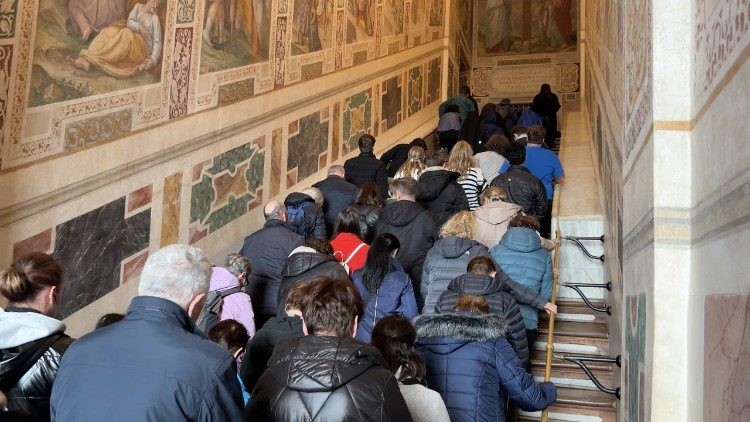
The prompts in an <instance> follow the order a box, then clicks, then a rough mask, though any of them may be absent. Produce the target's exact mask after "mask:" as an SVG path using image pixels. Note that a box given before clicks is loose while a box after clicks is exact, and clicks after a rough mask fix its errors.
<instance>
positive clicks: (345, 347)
mask: <svg viewBox="0 0 750 422" xmlns="http://www.w3.org/2000/svg"><path fill="white" fill-rule="evenodd" d="M373 366H381V367H385V362H384V361H383V357H382V356H381V355H380V352H378V350H377V349H375V348H374V347H372V346H370V345H369V344H365V343H361V342H359V341H357V340H354V339H353V338H350V337H327V336H326V337H324V336H304V337H299V338H295V339H289V340H287V341H285V342H283V343H281V344H279V345H278V346H277V347H276V348H275V350H274V352H273V355H272V356H271V359H269V361H268V368H269V371H270V372H271V374H273V375H274V377H276V379H277V380H278V381H279V382H281V383H282V384H284V385H285V386H286V387H287V388H289V389H292V390H295V391H305V392H324V391H332V390H335V389H336V388H338V387H340V386H342V385H345V384H347V383H348V382H349V381H351V380H353V379H354V378H357V377H358V376H359V375H361V374H363V373H364V372H365V371H367V370H368V369H370V368H371V367H373Z"/></svg>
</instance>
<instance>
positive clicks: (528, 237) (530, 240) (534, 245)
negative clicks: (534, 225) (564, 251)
mask: <svg viewBox="0 0 750 422" xmlns="http://www.w3.org/2000/svg"><path fill="white" fill-rule="evenodd" d="M500 244H501V245H503V246H505V247H506V248H508V249H510V250H513V251H517V252H534V251H535V250H537V249H541V248H542V240H541V239H540V238H539V235H538V234H537V233H536V231H535V230H534V229H530V228H527V227H511V228H509V229H508V231H507V232H505V234H504V235H503V238H502V239H500Z"/></svg>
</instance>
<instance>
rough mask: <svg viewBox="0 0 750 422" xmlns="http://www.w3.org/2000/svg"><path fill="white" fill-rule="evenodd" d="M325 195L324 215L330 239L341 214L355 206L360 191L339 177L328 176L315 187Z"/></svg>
mask: <svg viewBox="0 0 750 422" xmlns="http://www.w3.org/2000/svg"><path fill="white" fill-rule="evenodd" d="M313 187H314V188H318V189H320V193H322V194H323V213H324V216H325V222H326V231H327V233H328V237H329V238H330V237H331V236H333V229H334V226H335V225H336V219H337V218H338V217H339V212H341V210H343V209H344V208H346V207H348V206H350V205H352V204H354V201H355V200H356V199H357V193H358V191H359V189H358V188H357V187H356V186H354V185H352V184H351V183H349V182H347V181H346V180H344V179H342V178H340V177H338V176H328V177H326V178H325V179H323V180H321V181H320V182H318V183H315V184H314V185H313Z"/></svg>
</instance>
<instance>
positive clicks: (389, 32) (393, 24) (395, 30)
mask: <svg viewBox="0 0 750 422" xmlns="http://www.w3.org/2000/svg"><path fill="white" fill-rule="evenodd" d="M383 3H384V5H385V6H384V8H383V35H384V36H386V37H389V36H393V35H401V34H403V33H404V2H403V0H383Z"/></svg>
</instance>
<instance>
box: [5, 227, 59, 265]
mask: <svg viewBox="0 0 750 422" xmlns="http://www.w3.org/2000/svg"><path fill="white" fill-rule="evenodd" d="M53 235H54V233H53V230H52V229H47V230H45V231H43V232H41V233H38V234H35V235H33V236H31V237H29V238H26V239H24V240H21V241H19V242H16V243H15V244H14V245H13V259H14V260H15V259H17V258H20V257H22V256H24V255H26V254H28V253H31V252H45V253H51V252H52V242H53V240H52V237H53Z"/></svg>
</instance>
